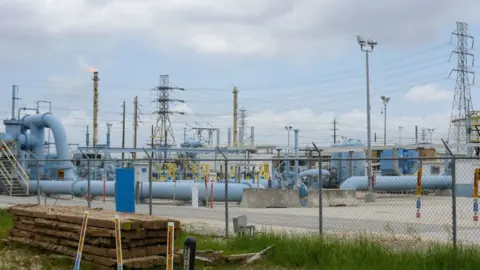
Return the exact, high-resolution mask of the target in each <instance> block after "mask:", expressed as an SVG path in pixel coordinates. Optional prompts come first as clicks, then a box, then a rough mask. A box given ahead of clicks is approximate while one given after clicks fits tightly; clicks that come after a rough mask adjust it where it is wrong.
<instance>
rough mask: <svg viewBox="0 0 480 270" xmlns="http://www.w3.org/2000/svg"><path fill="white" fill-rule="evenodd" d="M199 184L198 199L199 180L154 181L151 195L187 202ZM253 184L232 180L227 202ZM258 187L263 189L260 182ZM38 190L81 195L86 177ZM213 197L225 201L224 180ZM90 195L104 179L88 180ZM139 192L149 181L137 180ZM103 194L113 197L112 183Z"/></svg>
mask: <svg viewBox="0 0 480 270" xmlns="http://www.w3.org/2000/svg"><path fill="white" fill-rule="evenodd" d="M195 184H196V185H198V196H199V199H200V200H201V199H202V198H205V186H204V182H202V183H198V182H193V181H189V182H187V181H185V182H177V183H173V182H154V183H152V197H153V198H154V199H173V194H174V192H175V199H176V200H183V201H189V200H191V199H192V187H193V185H195ZM210 187H211V185H210V184H208V185H207V190H206V192H207V195H210ZM252 187H256V184H252V183H248V184H247V183H231V184H228V197H227V200H228V201H233V202H239V201H241V200H242V195H243V190H244V189H246V188H252ZM259 188H265V186H264V185H260V186H259ZM30 191H31V192H34V193H35V192H37V181H36V180H30ZM40 191H41V192H43V193H46V194H70V195H73V196H77V197H79V196H83V195H86V194H87V191H88V181H87V180H76V181H45V180H42V181H40ZM213 192H214V200H215V201H224V199H225V183H215V184H213ZM90 194H91V195H92V196H102V195H103V181H98V180H97V181H90ZM139 194H140V196H143V197H148V196H149V183H148V182H140V187H139ZM105 195H106V196H115V182H114V181H107V182H105Z"/></svg>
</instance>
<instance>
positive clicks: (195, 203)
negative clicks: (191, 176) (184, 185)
mask: <svg viewBox="0 0 480 270" xmlns="http://www.w3.org/2000/svg"><path fill="white" fill-rule="evenodd" d="M192 207H193V208H198V185H193V186H192Z"/></svg>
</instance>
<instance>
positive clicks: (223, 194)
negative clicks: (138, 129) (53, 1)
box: [0, 154, 480, 245]
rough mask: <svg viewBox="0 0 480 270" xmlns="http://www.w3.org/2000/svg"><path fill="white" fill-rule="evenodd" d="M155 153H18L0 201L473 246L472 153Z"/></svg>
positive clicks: (236, 227)
mask: <svg viewBox="0 0 480 270" xmlns="http://www.w3.org/2000/svg"><path fill="white" fill-rule="evenodd" d="M162 160H165V159H163V158H161V159H153V158H152V159H149V158H145V159H135V160H127V159H125V160H120V159H108V160H107V159H101V158H98V157H97V156H95V155H90V156H86V155H85V156H83V157H82V158H78V159H74V160H65V161H61V160H29V161H27V160H23V161H21V162H20V163H19V166H23V168H24V173H25V175H26V178H25V179H23V178H22V177H21V176H20V175H12V178H14V179H16V180H15V183H7V184H5V183H2V187H1V188H2V191H3V193H4V194H6V195H17V196H9V197H7V196H2V197H1V201H0V203H40V204H44V203H47V204H61V205H86V206H88V207H91V208H104V209H109V210H115V209H117V208H116V207H117V206H116V205H117V204H118V202H117V201H122V202H123V201H127V200H128V198H127V197H132V198H134V203H135V212H137V213H143V214H151V215H160V216H165V217H172V218H176V219H180V220H181V221H182V222H183V224H184V225H185V226H190V228H189V229H191V230H197V231H198V232H201V233H211V234H216V235H221V236H229V235H233V234H236V233H240V232H245V231H246V232H249V227H248V226H249V225H253V226H255V228H256V231H257V232H258V231H278V232H291V233H305V232H310V233H321V234H341V235H351V234H358V233H367V234H370V235H378V236H385V235H386V236H391V237H394V238H408V239H414V240H425V241H430V240H431V241H440V242H444V243H451V244H453V245H457V243H458V244H462V243H474V244H478V243H480V236H478V235H477V233H476V232H477V231H478V228H477V226H478V222H479V221H478V216H477V215H478V204H477V196H478V192H476V191H475V190H476V189H478V184H477V181H478V175H479V172H478V170H477V168H480V161H479V160H478V159H474V158H463V157H454V158H452V157H447V158H428V157H421V158H419V157H408V156H407V157H405V156H404V157H402V158H390V159H389V158H382V159H378V158H377V159H372V160H370V162H369V161H367V160H366V159H364V158H356V157H355V156H350V157H348V158H338V157H334V156H332V157H323V158H319V157H318V156H317V157H310V158H298V159H295V158H285V157H276V158H271V157H270V158H265V159H259V158H249V157H247V158H241V159H239V158H232V157H229V156H228V155H225V156H224V155H223V154H219V155H218V156H217V158H216V159H201V158H198V157H197V158H192V157H189V156H185V157H181V158H176V159H174V160H173V159H172V161H171V162H162ZM4 164H5V162H4ZM319 166H320V167H321V170H319ZM368 166H371V168H372V170H371V175H370V177H368V175H367V171H368V170H367V168H368ZM119 168H121V169H126V170H130V172H131V177H130V178H133V179H130V180H131V181H132V187H133V188H132V190H131V191H129V192H127V193H122V196H117V197H115V193H116V188H117V185H118V184H117V182H118V180H117V181H115V180H116V179H117V178H118V169H119ZM2 170H3V171H8V172H11V171H12V170H9V169H8V168H7V167H5V166H4V167H3V169H2ZM17 171H18V170H17ZM72 180H75V181H72ZM17 182H18V183H17ZM22 183H28V189H29V190H28V192H29V195H31V196H29V197H18V195H22V194H21V190H20V191H19V190H18V189H17V188H18V186H20V187H22V186H23V188H25V185H23V184H22ZM9 185H10V186H9ZM319 190H321V192H319ZM13 191H15V192H17V194H15V192H13ZM37 191H39V192H37ZM19 192H20V194H18V193H19ZM34 195H37V196H34ZM116 200H117V201H116Z"/></svg>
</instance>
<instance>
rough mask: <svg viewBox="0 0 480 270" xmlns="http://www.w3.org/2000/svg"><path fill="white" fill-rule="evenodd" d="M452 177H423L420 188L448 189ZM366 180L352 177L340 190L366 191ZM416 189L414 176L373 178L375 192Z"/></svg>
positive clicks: (362, 177)
mask: <svg viewBox="0 0 480 270" xmlns="http://www.w3.org/2000/svg"><path fill="white" fill-rule="evenodd" d="M451 183H452V177H451V176H449V175H439V176H431V175H429V176H423V177H422V188H424V189H450V188H451V186H452V184H451ZM367 186H368V180H367V177H366V176H353V177H350V178H348V179H347V180H345V181H344V182H343V183H342V184H341V185H340V189H345V190H367ZM416 187H417V176H416V175H408V176H407V175H404V176H377V177H376V178H375V186H374V189H376V190H405V189H415V188H416Z"/></svg>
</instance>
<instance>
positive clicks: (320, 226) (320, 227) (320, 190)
mask: <svg viewBox="0 0 480 270" xmlns="http://www.w3.org/2000/svg"><path fill="white" fill-rule="evenodd" d="M312 144H313V147H315V150H317V152H318V233H319V234H320V237H322V236H323V178H322V149H318V148H317V146H316V145H315V143H314V142H312Z"/></svg>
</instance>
